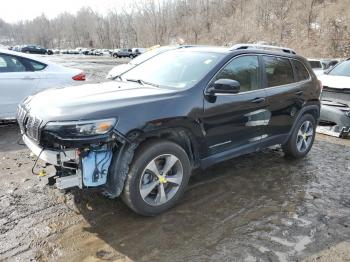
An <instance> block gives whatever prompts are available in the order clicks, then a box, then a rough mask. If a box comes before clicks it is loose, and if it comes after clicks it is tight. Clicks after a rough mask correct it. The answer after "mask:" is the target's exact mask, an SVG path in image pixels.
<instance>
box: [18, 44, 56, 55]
mask: <svg viewBox="0 0 350 262" xmlns="http://www.w3.org/2000/svg"><path fill="white" fill-rule="evenodd" d="M20 51H21V52H22V53H27V54H40V55H52V54H53V52H52V50H50V49H46V48H43V47H41V46H37V45H24V46H22V47H21V48H20Z"/></svg>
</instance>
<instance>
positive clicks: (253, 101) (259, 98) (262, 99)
mask: <svg viewBox="0 0 350 262" xmlns="http://www.w3.org/2000/svg"><path fill="white" fill-rule="evenodd" d="M262 102H265V98H264V97H258V98H255V99H253V100H252V103H256V104H258V103H262Z"/></svg>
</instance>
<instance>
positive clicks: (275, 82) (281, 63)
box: [263, 56, 294, 87]
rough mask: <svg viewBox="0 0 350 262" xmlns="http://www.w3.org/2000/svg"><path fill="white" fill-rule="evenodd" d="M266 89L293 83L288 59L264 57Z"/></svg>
mask: <svg viewBox="0 0 350 262" xmlns="http://www.w3.org/2000/svg"><path fill="white" fill-rule="evenodd" d="M263 61H264V64H265V73H266V78H267V87H274V86H282V85H287V84H290V83H293V82H294V75H293V69H292V65H291V64H290V62H289V59H286V58H280V57H273V56H264V57H263Z"/></svg>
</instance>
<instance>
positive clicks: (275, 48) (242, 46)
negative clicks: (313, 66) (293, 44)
mask: <svg viewBox="0 0 350 262" xmlns="http://www.w3.org/2000/svg"><path fill="white" fill-rule="evenodd" d="M240 49H263V50H272V51H282V52H284V53H288V54H294V55H295V54H296V52H295V51H294V50H293V49H291V48H288V47H281V46H273V45H259V44H237V45H234V46H232V47H231V50H240Z"/></svg>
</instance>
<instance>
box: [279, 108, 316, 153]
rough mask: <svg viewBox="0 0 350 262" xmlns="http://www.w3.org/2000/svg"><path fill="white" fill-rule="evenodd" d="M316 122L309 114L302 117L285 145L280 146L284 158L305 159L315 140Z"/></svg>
mask: <svg viewBox="0 0 350 262" xmlns="http://www.w3.org/2000/svg"><path fill="white" fill-rule="evenodd" d="M315 133H316V120H315V118H314V117H313V116H312V115H310V114H305V115H303V116H302V117H301V118H300V119H299V120H298V123H297V124H296V126H295V128H294V130H293V132H292V134H291V136H290V137H289V139H288V141H287V143H285V144H284V145H282V149H283V151H284V153H285V155H286V156H288V157H292V158H295V159H299V158H303V157H305V156H306V155H307V154H308V153H309V151H310V150H311V148H312V145H313V143H314V140H315Z"/></svg>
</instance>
